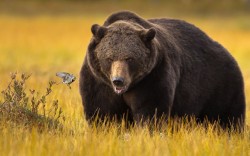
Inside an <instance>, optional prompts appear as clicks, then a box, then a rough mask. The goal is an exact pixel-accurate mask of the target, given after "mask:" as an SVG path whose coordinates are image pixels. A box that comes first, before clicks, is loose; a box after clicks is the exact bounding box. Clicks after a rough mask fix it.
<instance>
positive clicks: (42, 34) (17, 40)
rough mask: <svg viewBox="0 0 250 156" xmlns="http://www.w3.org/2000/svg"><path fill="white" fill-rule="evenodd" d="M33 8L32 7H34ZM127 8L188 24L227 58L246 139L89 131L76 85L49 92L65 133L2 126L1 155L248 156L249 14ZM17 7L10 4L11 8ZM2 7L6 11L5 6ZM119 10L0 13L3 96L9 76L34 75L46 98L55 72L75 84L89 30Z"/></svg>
mask: <svg viewBox="0 0 250 156" xmlns="http://www.w3.org/2000/svg"><path fill="white" fill-rule="evenodd" d="M0 4H1V3H0ZM9 5H10V4H9ZM30 5H31V6H35V5H34V4H33V3H31V4H30ZM88 5H90V4H88ZM96 5H97V4H95V5H93V6H92V5H90V6H89V7H88V6H84V7H83V8H82V9H86V10H87V9H90V8H94V9H99V8H98V6H96ZM100 5H101V4H100ZM130 5H131V4H130V3H128V4H126V5H125V6H126V7H125V8H126V9H134V11H136V12H139V13H140V15H141V16H143V17H146V18H152V17H164V16H165V17H172V18H175V17H177V18H181V19H184V20H186V21H189V22H191V23H193V24H195V25H196V26H198V27H199V28H201V29H202V30H204V31H205V32H206V33H207V34H208V35H209V36H210V37H212V38H213V39H214V40H216V41H218V42H220V43H221V44H222V45H223V46H224V47H225V48H227V49H228V50H229V51H230V52H231V54H232V55H233V56H234V57H235V58H236V60H237V61H238V63H239V65H240V67H241V69H242V72H243V76H244V80H245V92H246V102H247V112H246V115H247V116H246V124H247V126H246V130H245V132H244V134H241V135H238V134H231V135H230V136H229V135H228V134H227V133H223V132H222V133H216V132H214V131H213V130H212V128H211V127H209V128H208V129H207V130H205V129H204V128H203V127H200V126H191V127H188V125H183V127H182V128H181V129H180V130H179V131H178V132H176V133H171V130H170V128H167V129H166V130H164V131H162V132H159V131H153V132H150V131H149V130H148V129H147V128H134V129H130V130H126V129H124V128H123V127H119V126H117V125H114V124H111V125H109V126H99V127H89V126H88V125H87V123H86V121H85V120H84V118H83V107H82V104H81V99H80V95H79V91H78V90H79V89H78V80H77V81H76V82H75V83H73V84H72V89H71V90H70V89H69V88H68V87H67V86H64V85H56V86H53V92H52V93H51V94H50V96H49V97H48V99H47V100H48V104H49V103H50V101H52V100H53V99H58V100H59V105H60V107H62V110H63V115H64V116H65V121H63V120H62V121H61V123H62V125H63V126H64V127H65V128H64V129H63V130H55V131H53V132H50V131H45V132H39V131H37V129H36V128H34V129H32V130H30V129H25V128H24V126H22V125H15V124H14V125H13V124H9V123H5V122H1V123H0V155H25V156H28V155H58V156H61V155H149V156H151V155H190V156H193V155H228V156H229V155H246V156H247V155H249V154H250V20H249V19H250V15H249V14H247V13H241V12H240V13H239V14H229V15H223V16H216V15H211V16H209V15H204V16H195V15H194V14H190V15H185V14H177V13H174V12H171V11H170V12H169V14H170V15H169V14H168V12H164V11H156V12H154V9H156V8H157V7H158V5H153V6H152V7H155V8H154V9H150V10H147V7H150V5H149V4H147V5H148V6H147V7H146V8H145V9H144V10H141V8H136V7H135V6H133V7H130ZM15 7H17V6H15ZM15 7H14V6H12V5H10V8H15ZM36 7H37V6H36ZM71 7H72V6H71ZM73 7H74V6H73ZM0 8H4V7H3V5H0ZM31 8H32V7H31ZM37 8H39V7H37ZM121 8H122V6H118V7H111V9H110V10H108V9H104V11H102V12H100V13H98V11H92V12H91V13H93V14H91V13H88V12H87V11H86V12H84V11H79V12H76V13H75V12H74V13H71V12H67V11H66V12H64V13H61V14H59V15H58V14H56V15H55V14H53V12H52V13H51V12H46V13H41V12H42V11H43V9H41V10H42V11H40V12H39V13H37V14H36V13H34V12H35V11H34V10H32V9H31V11H30V12H32V13H34V14H33V15H32V14H28V15H27V14H19V13H20V12H21V11H9V10H7V9H5V10H4V11H3V10H2V11H0V75H1V79H0V90H3V89H5V88H6V87H7V85H8V82H9V81H10V75H9V73H10V72H15V71H17V72H19V73H23V72H24V73H31V74H32V76H31V77H30V79H29V80H28V82H27V88H34V89H36V90H39V91H40V92H46V86H47V84H48V82H49V81H50V80H55V81H57V82H59V81H60V79H58V78H57V77H56V76H55V73H56V72H58V71H67V72H70V73H73V74H74V75H76V76H77V77H79V71H80V68H81V64H82V62H83V58H84V55H85V51H86V48H87V45H88V42H89V40H90V37H91V32H90V27H91V25H92V24H94V23H99V24H102V23H103V21H104V20H105V18H106V17H107V16H108V15H109V14H110V13H112V11H114V10H117V9H121ZM57 9H58V8H57ZM161 9H162V10H163V8H161ZM17 10H18V9H17ZM52 10H53V9H52ZM59 10H60V8H59ZM79 10H81V9H79ZM151 13H152V14H151ZM184 15H185V16H184ZM0 99H1V98H0ZM1 121H2V120H1Z"/></svg>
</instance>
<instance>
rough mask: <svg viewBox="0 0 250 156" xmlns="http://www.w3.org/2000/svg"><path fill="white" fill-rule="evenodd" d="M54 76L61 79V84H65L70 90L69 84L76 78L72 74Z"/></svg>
mask: <svg viewBox="0 0 250 156" xmlns="http://www.w3.org/2000/svg"><path fill="white" fill-rule="evenodd" d="M56 76H58V77H60V78H62V79H63V81H62V83H64V84H66V85H67V86H68V87H69V88H70V89H71V87H70V84H71V83H73V82H74V81H75V80H76V77H75V76H74V75H73V74H70V73H66V72H57V73H56Z"/></svg>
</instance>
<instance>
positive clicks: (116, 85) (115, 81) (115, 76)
mask: <svg viewBox="0 0 250 156" xmlns="http://www.w3.org/2000/svg"><path fill="white" fill-rule="evenodd" d="M110 81H111V83H112V86H113V89H114V92H115V93H117V94H122V93H125V92H126V91H127V89H128V87H129V85H130V83H131V78H130V74H129V69H128V64H127V63H126V62H125V61H115V62H113V63H112V65H111V74H110Z"/></svg>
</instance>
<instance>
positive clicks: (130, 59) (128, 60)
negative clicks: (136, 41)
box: [126, 58, 134, 62]
mask: <svg viewBox="0 0 250 156" xmlns="http://www.w3.org/2000/svg"><path fill="white" fill-rule="evenodd" d="M133 60H134V59H133V58H126V61H127V62H132V61H133Z"/></svg>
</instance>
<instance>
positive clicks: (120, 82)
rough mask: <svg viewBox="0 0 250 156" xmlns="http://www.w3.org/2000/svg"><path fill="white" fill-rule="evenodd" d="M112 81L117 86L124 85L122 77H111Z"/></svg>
mask: <svg viewBox="0 0 250 156" xmlns="http://www.w3.org/2000/svg"><path fill="white" fill-rule="evenodd" d="M112 82H113V84H114V85H115V86H117V87H122V86H123V85H124V79H123V78H122V77H114V78H112Z"/></svg>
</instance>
